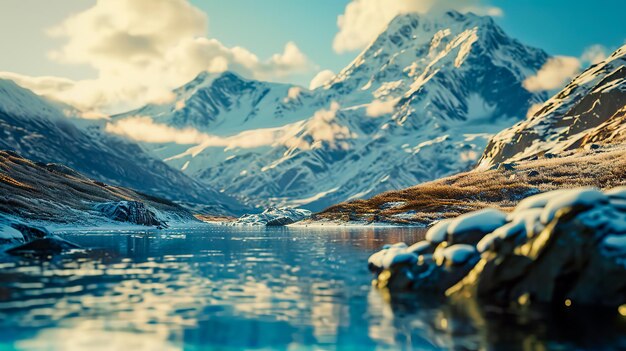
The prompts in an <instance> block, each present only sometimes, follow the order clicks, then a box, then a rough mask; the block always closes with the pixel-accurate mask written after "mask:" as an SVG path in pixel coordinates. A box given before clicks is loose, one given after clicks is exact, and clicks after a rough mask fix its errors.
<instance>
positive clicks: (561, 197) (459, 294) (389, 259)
mask: <svg viewBox="0 0 626 351" xmlns="http://www.w3.org/2000/svg"><path fill="white" fill-rule="evenodd" d="M617 190H619V189H614V190H613V191H607V192H606V193H602V192H599V191H598V190H595V189H575V190H570V191H560V192H558V191H557V192H552V193H544V194H540V195H537V196H533V197H530V198H528V199H526V200H524V201H523V202H522V203H520V205H519V206H518V208H517V209H516V210H515V211H514V212H513V213H512V214H510V215H509V216H508V217H507V223H504V224H503V225H501V226H500V227H499V228H496V229H495V230H493V229H492V231H490V232H485V233H483V238H482V239H480V241H479V242H478V243H475V241H476V239H477V237H478V236H479V234H480V233H479V231H476V232H475V233H472V238H471V239H472V240H470V241H469V242H468V243H458V242H456V243H453V242H451V241H450V239H451V238H455V237H457V236H461V237H463V236H464V235H465V234H466V233H461V232H459V233H456V232H455V229H454V228H455V227H457V228H462V227H463V226H460V225H458V223H459V221H458V220H457V225H456V226H455V225H454V223H455V222H454V220H453V221H452V222H451V224H450V225H449V226H448V227H447V228H448V229H447V236H446V241H444V242H441V243H439V244H438V246H437V247H436V249H435V250H434V253H432V254H423V253H422V252H425V251H423V250H422V249H421V248H422V247H426V245H423V244H422V243H418V244H415V245H413V246H411V247H407V246H406V245H404V244H402V245H400V244H396V245H391V246H386V247H385V248H384V249H383V250H382V251H380V252H378V253H376V254H374V255H372V257H370V260H369V262H368V263H369V268H370V270H372V271H373V272H374V273H376V274H377V279H376V280H375V285H376V286H378V287H380V288H387V289H389V290H390V291H391V292H394V291H415V292H435V293H437V294H440V295H445V296H448V297H451V298H454V299H467V298H472V299H473V298H477V299H479V300H485V301H489V302H490V303H499V304H503V305H507V304H511V303H514V304H520V305H527V304H530V303H555V304H558V305H561V306H571V305H573V304H576V305H602V306H608V307H612V308H615V307H619V306H622V305H624V304H626V225H625V223H626V208H622V207H619V206H615V205H614V202H609V201H607V199H608V198H609V197H610V196H613V197H615V196H619V195H620V194H622V192H623V191H622V190H620V191H617ZM615 194H617V195H615ZM483 213H484V212H483ZM466 216H467V217H466V218H465V222H466V224H467V223H469V224H472V225H475V226H480V225H484V220H483V219H489V217H484V216H483V217H479V216H478V212H477V213H476V214H473V215H472V214H469V215H466ZM459 218H461V217H459ZM477 218H480V219H481V221H476V219H477ZM492 218H496V217H492ZM483 228H486V227H484V226H483ZM464 229H467V226H465V228H464ZM436 230H437V229H436V228H435V227H433V232H434V231H436ZM426 237H427V238H434V237H436V235H433V234H431V235H429V234H428V233H427V235H426ZM415 248H419V250H417V249H415ZM479 252H480V253H479Z"/></svg>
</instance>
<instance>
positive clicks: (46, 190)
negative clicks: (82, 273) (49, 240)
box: [0, 151, 197, 226]
mask: <svg viewBox="0 0 626 351" xmlns="http://www.w3.org/2000/svg"><path fill="white" fill-rule="evenodd" d="M116 211H117V212H116ZM120 211H122V212H125V213H121V212H120ZM124 214H125V215H128V216H126V217H123V216H122V215H124ZM12 219H15V220H18V221H24V222H26V223H29V222H33V221H34V222H45V223H50V224H65V225H68V226H73V225H76V226H86V225H101V224H103V223H114V222H115V221H121V222H127V223H131V224H144V225H166V224H167V223H168V222H181V223H185V222H196V221H197V220H196V219H195V217H194V216H193V215H192V214H191V212H189V211H188V210H186V209H185V208H183V207H181V206H179V205H177V204H175V203H173V202H171V201H167V200H164V199H159V198H156V197H153V196H149V195H146V194H142V193H140V192H137V191H134V190H131V189H128V188H123V187H118V186H113V185H107V184H104V183H102V182H99V181H95V180H92V179H89V178H88V177H86V176H84V175H83V174H81V173H79V172H77V171H75V170H73V169H71V168H69V167H66V166H64V165H60V164H53V163H47V164H46V163H39V162H34V161H31V160H28V159H26V158H23V157H21V156H20V155H18V154H16V153H14V152H11V151H0V222H2V223H4V224H6V223H7V222H11V221H12Z"/></svg>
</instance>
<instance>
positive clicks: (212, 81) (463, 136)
mask: <svg viewBox="0 0 626 351" xmlns="http://www.w3.org/2000/svg"><path fill="white" fill-rule="evenodd" d="M548 58H549V56H548V55H547V54H546V53H545V52H544V51H542V50H540V49H536V48H532V47H529V46H526V45H524V44H522V43H520V42H519V41H517V40H515V39H511V38H510V37H508V36H507V35H506V34H505V33H504V32H503V31H502V29H501V28H499V27H498V26H497V25H496V24H495V22H494V21H493V20H492V19H491V18H490V17H483V16H477V15H474V14H460V13H458V12H448V13H445V14H442V15H441V16H439V17H436V18H432V17H424V16H420V15H417V14H406V15H400V16H398V17H396V18H395V19H394V20H393V21H392V22H391V23H390V24H389V26H388V27H387V29H386V30H385V31H384V32H383V33H381V34H380V36H379V37H378V38H377V39H376V40H375V41H373V42H372V43H371V44H370V45H369V47H368V48H366V49H365V50H364V51H363V52H362V53H361V54H360V55H359V56H358V57H357V58H356V59H355V60H354V61H353V62H352V63H351V64H350V65H348V66H347V67H346V68H345V69H344V70H342V71H341V72H340V73H339V74H337V75H336V76H335V77H334V78H333V79H332V80H330V81H329V82H327V83H326V84H325V85H324V86H322V87H320V88H317V89H315V90H308V89H305V88H302V87H298V86H294V85H287V84H278V83H268V82H260V81H255V80H249V79H245V78H243V77H241V76H238V75H237V74H235V73H232V72H225V73H222V74H209V73H202V74H200V75H198V77H197V78H196V79H194V80H193V81H191V82H190V83H188V84H186V85H184V86H182V87H180V88H178V89H176V90H175V91H174V94H175V99H174V100H173V101H172V102H171V103H167V104H151V105H148V106H144V107H142V108H140V109H137V110H134V111H130V112H127V113H123V114H120V115H116V116H113V117H112V123H113V124H115V123H123V121H125V120H129V119H133V118H149V120H150V121H152V123H157V124H161V125H165V126H167V127H170V128H175V129H179V130H189V129H190V128H191V129H193V130H195V131H197V132H198V133H199V134H200V135H202V140H200V141H198V142H193V143H189V144H187V145H181V144H174V143H153V142H141V145H142V147H143V148H144V149H145V150H146V151H147V152H148V153H150V154H151V155H153V156H154V157H155V158H158V159H161V160H164V162H166V163H167V164H168V165H170V166H171V167H172V168H175V169H178V170H181V171H182V172H184V173H185V174H186V175H187V176H189V177H190V178H193V179H195V180H197V181H200V182H202V183H204V184H207V185H208V186H210V187H211V188H214V189H218V190H219V191H223V192H224V193H227V194H236V196H238V197H239V199H240V200H241V201H243V202H244V203H246V204H248V205H256V206H259V205H260V206H263V207H266V206H272V205H280V206H283V205H286V206H297V207H304V208H308V209H311V210H321V209H323V208H325V207H327V206H330V205H332V204H334V203H337V202H341V201H345V200H351V199H359V198H366V197H370V196H372V195H374V194H377V193H380V192H383V191H387V190H391V189H400V188H403V187H407V186H410V185H414V184H418V183H421V182H424V181H428V180H432V179H436V178H439V177H442V176H445V175H448V174H452V173H456V172H459V171H463V170H468V169H470V168H472V167H473V166H474V165H475V164H476V162H477V161H478V160H479V158H480V156H481V154H482V152H483V150H484V148H485V146H486V145H487V141H488V140H489V138H490V137H491V136H492V135H493V134H495V133H497V132H498V131H500V130H502V129H504V128H506V127H509V126H511V125H513V124H514V123H516V122H518V121H520V120H522V119H523V118H524V117H525V116H526V113H527V111H528V110H529V108H530V107H531V106H533V105H535V104H538V103H542V102H543V101H545V100H546V99H547V98H548V96H547V94H546V93H544V92H530V91H528V90H527V89H525V88H524V86H523V81H524V80H525V79H526V78H527V77H529V76H532V75H534V74H535V73H536V72H537V71H538V70H539V69H540V68H541V67H542V66H543V65H544V64H545V63H546V61H547V60H548Z"/></svg>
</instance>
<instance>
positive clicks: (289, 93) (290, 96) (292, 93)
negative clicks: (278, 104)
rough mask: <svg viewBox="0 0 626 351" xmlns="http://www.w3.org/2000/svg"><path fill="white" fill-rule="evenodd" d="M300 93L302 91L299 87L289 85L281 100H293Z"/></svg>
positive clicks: (285, 101) (286, 101)
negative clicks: (285, 94)
mask: <svg viewBox="0 0 626 351" xmlns="http://www.w3.org/2000/svg"><path fill="white" fill-rule="evenodd" d="M301 93H302V88H300V87H291V88H289V90H288V91H287V96H286V97H285V98H284V99H283V102H284V103H288V102H290V101H294V100H296V99H298V97H300V94H301Z"/></svg>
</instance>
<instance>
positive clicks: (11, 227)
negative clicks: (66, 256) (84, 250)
mask: <svg viewBox="0 0 626 351" xmlns="http://www.w3.org/2000/svg"><path fill="white" fill-rule="evenodd" d="M0 245H7V246H8V248H7V249H6V250H5V252H6V253H8V254H11V255H19V256H48V255H53V254H58V253H62V252H64V251H68V250H73V249H80V246H78V245H76V244H74V243H72V242H69V241H67V240H64V239H62V238H60V237H59V236H57V235H54V234H52V233H50V232H49V231H48V230H47V229H46V228H43V227H37V226H30V225H27V224H24V223H11V224H7V223H0Z"/></svg>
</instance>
